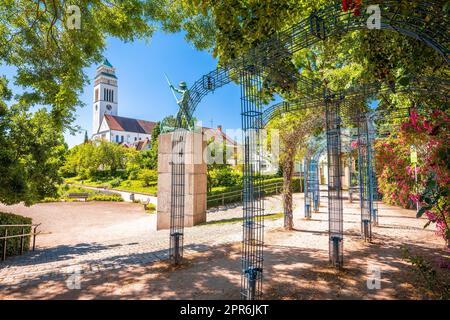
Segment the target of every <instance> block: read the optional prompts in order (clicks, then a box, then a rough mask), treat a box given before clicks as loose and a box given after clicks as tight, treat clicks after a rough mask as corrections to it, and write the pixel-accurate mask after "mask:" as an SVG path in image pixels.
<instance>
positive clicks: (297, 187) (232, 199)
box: [208, 178, 303, 208]
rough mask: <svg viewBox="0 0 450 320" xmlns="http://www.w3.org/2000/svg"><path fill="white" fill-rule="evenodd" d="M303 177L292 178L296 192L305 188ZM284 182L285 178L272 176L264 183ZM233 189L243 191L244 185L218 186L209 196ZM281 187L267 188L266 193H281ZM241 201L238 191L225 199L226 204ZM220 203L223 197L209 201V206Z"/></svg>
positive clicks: (268, 194)
mask: <svg viewBox="0 0 450 320" xmlns="http://www.w3.org/2000/svg"><path fill="white" fill-rule="evenodd" d="M302 181H303V178H293V179H292V187H293V191H294V192H302V191H303V190H302V189H303V182H302ZM282 182H283V178H270V179H265V180H264V182H263V184H264V185H265V186H267V185H271V184H274V183H282ZM232 191H242V185H237V186H233V187H218V188H214V189H213V191H212V192H210V193H208V197H212V196H218V195H222V194H223V193H227V192H232ZM281 191H282V190H281V188H279V189H278V190H276V189H275V188H270V189H266V191H265V195H266V196H270V195H273V194H280V193H281ZM240 201H241V194H240V193H239V192H236V195H234V196H231V197H230V196H228V197H227V198H226V199H225V204H229V203H235V202H240ZM219 205H222V199H220V198H218V199H216V200H211V201H208V208H212V207H217V206H219Z"/></svg>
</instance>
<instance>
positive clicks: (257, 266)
mask: <svg viewBox="0 0 450 320" xmlns="http://www.w3.org/2000/svg"><path fill="white" fill-rule="evenodd" d="M262 85H263V84H262V79H261V74H260V71H259V70H258V69H257V67H255V66H247V67H246V68H245V69H244V70H243V71H242V73H241V115H242V131H243V142H244V175H243V203H242V211H243V219H244V222H243V224H242V227H243V231H242V258H241V261H242V268H241V270H242V273H241V298H242V299H246V300H253V299H260V298H261V297H262V279H263V248H264V199H263V196H264V191H263V189H264V184H263V182H264V180H263V177H262V175H261V174H260V171H261V165H260V164H261V160H262V156H261V152H260V149H259V148H260V145H261V136H260V135H261V129H262V110H261V109H262V101H261V98H260V95H259V93H260V90H261V89H262Z"/></svg>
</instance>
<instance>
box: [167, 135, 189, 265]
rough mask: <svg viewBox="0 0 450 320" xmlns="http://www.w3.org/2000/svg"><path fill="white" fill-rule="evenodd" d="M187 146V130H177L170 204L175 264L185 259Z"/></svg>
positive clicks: (171, 240) (171, 254)
mask: <svg viewBox="0 0 450 320" xmlns="http://www.w3.org/2000/svg"><path fill="white" fill-rule="evenodd" d="M185 146H186V131H185V130H183V129H179V130H176V131H175V132H174V133H173V136H172V163H171V164H172V166H171V167H172V177H171V178H172V180H171V183H172V187H171V193H172V194H171V205H170V248H169V256H170V259H171V260H172V262H173V264H175V265H178V264H180V263H181V262H182V259H183V238H184V205H185V204H184V201H185V199H184V192H185Z"/></svg>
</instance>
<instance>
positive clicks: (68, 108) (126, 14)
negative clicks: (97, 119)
mask: <svg viewBox="0 0 450 320" xmlns="http://www.w3.org/2000/svg"><path fill="white" fill-rule="evenodd" d="M164 3H165V1H160V0H153V1H152V0H145V1H144V0H126V1H122V0H108V1H106V0H95V1H86V0H73V1H70V2H69V1H63V0H53V1H49V0H0V8H1V10H0V26H1V27H0V65H2V66H4V65H6V66H9V67H11V68H12V70H13V71H14V72H15V75H14V85H15V86H16V87H17V88H20V90H17V91H16V92H14V93H13V92H11V90H10V89H8V82H7V81H6V79H5V78H4V77H2V76H1V75H0V130H1V132H0V133H1V137H0V168H1V169H0V171H1V174H2V175H1V180H0V201H1V202H4V203H17V202H20V201H25V203H26V204H31V203H33V202H35V201H38V200H39V199H42V198H43V197H45V196H51V195H52V193H53V192H54V189H55V185H56V184H57V183H58V182H60V179H59V177H58V175H57V171H58V166H59V165H61V164H62V161H63V156H64V152H63V151H64V149H65V145H64V140H63V136H62V134H63V132H64V131H70V132H72V133H73V132H75V131H77V127H75V126H73V120H74V117H75V113H74V112H75V110H76V107H79V106H83V103H82V101H81V100H80V98H79V97H81V94H80V93H81V91H82V88H83V87H84V86H85V85H86V84H87V82H88V77H87V76H86V75H85V73H84V70H85V69H86V68H87V67H89V66H90V65H92V64H93V63H98V62H100V61H101V59H102V52H103V51H104V49H105V46H106V38H107V37H116V38H119V39H121V40H123V41H133V40H134V39H137V38H141V39H149V38H150V36H151V35H152V33H153V32H154V30H156V25H155V23H153V21H159V20H161V18H162V17H164V16H165V13H164V11H163V10H162V8H163V5H164ZM69 5H77V6H78V8H79V9H80V13H81V16H80V18H81V29H79V30H77V29H73V28H71V27H70V24H68V23H67V22H68V20H69V19H70V18H71V14H73V12H70V11H69V10H68V9H69V8H68V6H69ZM13 95H14V101H12V100H11V98H12V97H13ZM41 106H45V108H44V107H42V108H41V109H39V110H38V111H37V112H33V110H36V109H37V108H38V107H41ZM78 162H81V160H79V161H78ZM94 163H95V162H94ZM109 165H111V166H112V168H114V167H115V166H116V163H114V164H109ZM88 170H89V169H88Z"/></svg>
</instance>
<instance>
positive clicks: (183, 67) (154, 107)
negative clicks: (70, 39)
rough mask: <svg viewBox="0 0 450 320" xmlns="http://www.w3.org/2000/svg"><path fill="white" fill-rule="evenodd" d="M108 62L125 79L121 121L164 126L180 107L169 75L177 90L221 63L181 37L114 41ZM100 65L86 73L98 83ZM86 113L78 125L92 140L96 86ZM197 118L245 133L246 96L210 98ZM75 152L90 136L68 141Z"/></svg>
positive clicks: (229, 91) (232, 88)
mask: <svg viewBox="0 0 450 320" xmlns="http://www.w3.org/2000/svg"><path fill="white" fill-rule="evenodd" d="M104 55H105V57H106V58H108V60H109V61H110V62H111V64H112V65H113V66H114V67H115V68H116V75H117V76H118V79H119V93H118V94H119V115H120V116H124V117H131V118H137V119H144V120H149V121H159V120H161V119H163V118H164V117H165V116H167V115H171V114H175V113H176V112H177V110H178V106H177V104H176V102H175V99H174V97H173V95H172V92H171V91H170V89H169V88H168V85H167V82H166V80H165V77H164V73H166V74H167V75H168V76H169V78H170V80H171V81H172V83H173V84H174V85H177V84H178V83H179V82H180V81H186V82H187V84H188V86H190V85H191V84H193V83H194V82H195V81H196V80H197V79H199V78H200V77H201V76H202V75H203V74H205V73H208V72H209V71H211V70H213V69H214V68H215V67H216V65H217V62H216V60H215V59H213V58H212V56H211V54H210V53H208V52H203V51H198V50H196V49H195V48H194V47H192V46H191V45H190V44H189V43H188V42H186V41H185V40H184V36H183V34H181V33H178V34H165V33H161V32H158V33H156V34H155V35H154V36H153V38H152V39H151V41H150V42H148V43H146V42H145V41H135V42H133V43H123V42H121V41H120V40H117V39H113V38H111V39H108V46H107V49H106V51H105V54H104ZM96 67H97V66H96V65H92V66H91V67H90V68H88V69H87V70H86V74H87V75H88V76H89V77H90V78H91V79H93V77H94V76H95V69H96ZM81 99H82V101H84V102H85V103H86V107H84V108H79V109H78V110H77V120H76V124H77V125H79V126H81V127H82V128H83V129H84V130H87V131H88V134H89V135H90V134H91V126H92V124H91V123H92V99H93V86H92V84H90V85H88V86H86V87H85V88H84V92H83V94H82V97H81ZM195 116H196V117H197V119H199V120H201V121H202V122H203V125H204V126H211V120H212V121H213V122H212V123H213V125H214V126H217V125H219V124H221V125H222V126H223V127H224V128H239V127H240V91H239V87H238V86H237V85H235V84H230V85H228V86H227V87H224V88H222V89H221V90H218V91H216V92H215V93H214V94H210V95H209V96H207V97H206V98H205V99H204V100H203V101H202V103H201V104H200V106H199V108H198V109H197V111H196V114H195ZM65 137H66V141H67V143H68V144H69V146H74V145H76V144H79V143H81V142H83V138H84V131H83V132H82V133H80V134H78V135H76V136H71V135H69V134H66V135H65Z"/></svg>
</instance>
